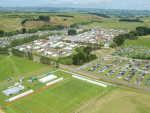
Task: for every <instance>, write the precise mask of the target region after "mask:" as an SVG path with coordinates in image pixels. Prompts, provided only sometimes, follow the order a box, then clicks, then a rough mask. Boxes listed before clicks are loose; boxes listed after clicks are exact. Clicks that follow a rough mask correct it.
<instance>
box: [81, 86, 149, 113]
mask: <svg viewBox="0 0 150 113" xmlns="http://www.w3.org/2000/svg"><path fill="white" fill-rule="evenodd" d="M149 93H150V92H146V91H135V90H134V89H130V88H127V89H125V88H122V87H120V88H116V89H114V90H112V91H111V92H109V93H107V94H106V95H104V96H103V97H101V98H100V99H97V100H96V101H95V102H94V103H92V104H90V105H89V106H88V107H86V108H84V109H83V110H82V111H81V112H79V113H149V111H150V106H149V101H150V95H149Z"/></svg>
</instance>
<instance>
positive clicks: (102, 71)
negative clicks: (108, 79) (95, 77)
mask: <svg viewBox="0 0 150 113" xmlns="http://www.w3.org/2000/svg"><path fill="white" fill-rule="evenodd" d="M111 66H112V65H111V64H107V65H106V66H104V67H103V68H101V69H100V70H99V71H98V72H97V73H100V74H102V73H104V72H105V71H106V70H107V69H108V68H110V67H111Z"/></svg>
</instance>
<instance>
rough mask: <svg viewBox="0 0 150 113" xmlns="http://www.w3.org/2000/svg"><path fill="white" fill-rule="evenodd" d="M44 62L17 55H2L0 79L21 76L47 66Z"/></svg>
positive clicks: (0, 58)
mask: <svg viewBox="0 0 150 113" xmlns="http://www.w3.org/2000/svg"><path fill="white" fill-rule="evenodd" d="M46 67H48V66H45V65H43V64H39V63H37V62H33V61H29V60H27V59H23V58H19V57H15V56H11V57H8V56H3V55H0V73H1V75H0V77H1V79H0V81H3V80H6V79H8V78H10V77H13V78H14V77H15V78H16V77H19V76H22V75H24V74H26V73H29V72H33V71H36V70H39V69H41V68H46Z"/></svg>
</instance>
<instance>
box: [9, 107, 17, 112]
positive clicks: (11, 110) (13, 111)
mask: <svg viewBox="0 0 150 113" xmlns="http://www.w3.org/2000/svg"><path fill="white" fill-rule="evenodd" d="M11 106H12V105H11ZM9 107H10V106H9ZM8 110H10V111H12V112H13V113H16V112H14V111H13V110H12V109H10V108H8Z"/></svg>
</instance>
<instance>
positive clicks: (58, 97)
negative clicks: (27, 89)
mask: <svg viewBox="0 0 150 113" xmlns="http://www.w3.org/2000/svg"><path fill="white" fill-rule="evenodd" d="M45 92H48V91H45ZM48 93H50V92H48ZM50 94H51V95H54V96H55V97H57V98H61V99H63V100H66V101H68V102H70V103H73V104H76V103H74V102H72V101H69V100H67V99H64V98H62V97H59V96H56V95H55V94H52V93H50Z"/></svg>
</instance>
